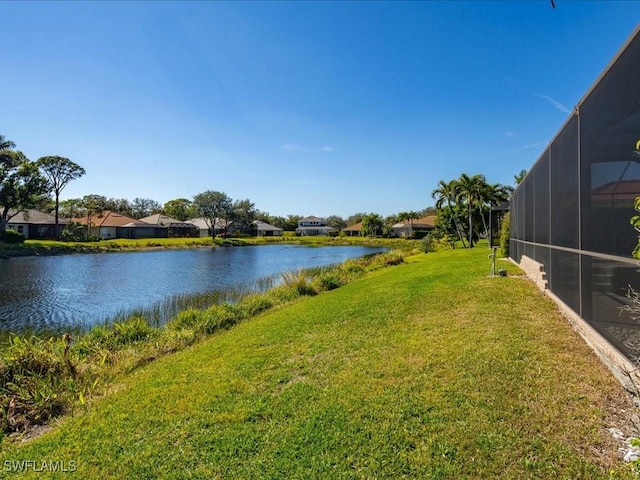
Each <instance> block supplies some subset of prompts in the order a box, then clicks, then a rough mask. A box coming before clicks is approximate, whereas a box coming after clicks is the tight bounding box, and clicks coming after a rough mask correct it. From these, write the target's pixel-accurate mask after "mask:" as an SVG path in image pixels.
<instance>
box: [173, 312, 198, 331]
mask: <svg viewBox="0 0 640 480" xmlns="http://www.w3.org/2000/svg"><path fill="white" fill-rule="evenodd" d="M203 322H204V318H203V315H202V311H201V310H196V309H193V308H190V309H189V310H183V311H182V312H178V314H177V315H176V316H175V317H174V318H173V319H172V320H171V321H169V322H168V323H167V329H168V330H183V329H192V328H197V327H198V326H199V325H200V324H201V323H203Z"/></svg>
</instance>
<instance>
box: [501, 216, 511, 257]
mask: <svg viewBox="0 0 640 480" xmlns="http://www.w3.org/2000/svg"><path fill="white" fill-rule="evenodd" d="M510 223H511V216H510V215H509V212H507V213H506V215H505V216H504V217H503V218H502V226H501V228H500V255H502V256H503V257H508V256H509V238H510V236H511V233H510Z"/></svg>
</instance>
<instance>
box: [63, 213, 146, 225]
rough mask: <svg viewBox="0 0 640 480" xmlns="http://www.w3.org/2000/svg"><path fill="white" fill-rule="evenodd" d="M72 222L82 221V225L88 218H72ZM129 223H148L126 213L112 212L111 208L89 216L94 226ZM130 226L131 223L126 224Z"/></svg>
mask: <svg viewBox="0 0 640 480" xmlns="http://www.w3.org/2000/svg"><path fill="white" fill-rule="evenodd" d="M73 221H74V222H78V223H82V224H84V225H86V224H87V222H88V218H87V217H82V218H74V219H73ZM129 223H133V224H139V225H148V224H145V223H144V222H141V221H140V220H136V219H135V218H131V217H127V216H126V215H122V214H120V213H115V212H112V211H111V210H105V211H104V212H102V214H101V215H92V216H91V224H92V225H93V226H94V227H123V226H125V225H127V224H129ZM127 226H131V225H127Z"/></svg>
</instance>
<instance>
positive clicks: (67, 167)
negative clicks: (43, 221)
mask: <svg viewBox="0 0 640 480" xmlns="http://www.w3.org/2000/svg"><path fill="white" fill-rule="evenodd" d="M36 164H37V165H38V167H39V168H40V170H42V171H43V172H44V174H45V176H46V177H47V183H48V186H49V189H50V192H51V193H53V198H54V201H55V219H56V239H57V240H60V228H59V225H60V215H59V211H60V193H61V192H62V190H64V187H66V186H67V184H68V183H69V182H70V181H71V180H75V179H77V178H80V177H81V176H83V175H84V174H85V173H86V172H85V170H84V168H82V167H81V166H80V165H78V164H77V163H74V162H72V161H71V160H69V159H68V158H65V157H58V156H46V157H40V158H39V159H38V161H37V162H36Z"/></svg>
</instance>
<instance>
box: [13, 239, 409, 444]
mask: <svg viewBox="0 0 640 480" xmlns="http://www.w3.org/2000/svg"><path fill="white" fill-rule="evenodd" d="M402 261H403V254H402V253H400V252H397V251H391V252H385V253H379V254H373V255H369V256H365V257H363V258H360V259H353V260H349V261H347V262H345V263H343V264H337V265H333V266H328V267H318V268H312V269H308V270H300V271H296V272H288V273H285V274H282V275H280V276H279V278H276V277H273V278H267V279H262V280H260V281H258V282H256V284H254V285H252V286H251V287H250V288H245V287H239V288H235V289H230V290H229V291H226V292H221V291H215V292H208V293H196V294H192V295H179V296H175V297H171V298H169V299H167V300H166V301H164V302H160V304H158V305H155V306H152V307H150V308H148V309H138V310H136V311H132V312H126V311H124V312H122V314H121V315H119V316H118V317H117V318H116V319H115V321H114V322H113V323H111V324H109V323H105V324H103V325H97V326H94V327H93V328H91V329H90V330H88V331H87V332H76V333H75V334H74V336H75V338H74V339H73V340H72V341H71V340H70V338H69V336H67V337H66V338H67V339H66V340H65V338H63V336H61V335H54V336H51V337H49V338H42V337H38V336H34V335H28V336H18V335H15V334H9V335H8V337H7V338H5V339H4V340H3V343H4V345H3V347H4V348H3V349H2V351H1V353H0V439H1V438H2V435H3V434H9V433H13V432H21V431H27V430H29V429H30V428H33V427H34V426H38V425H42V424H44V423H47V422H48V421H50V420H51V419H52V418H54V417H56V416H59V415H61V414H64V413H66V412H69V411H72V410H73V408H75V407H77V406H83V405H86V403H87V402H88V401H89V400H90V398H91V397H92V396H93V395H95V394H99V393H101V392H102V391H103V389H104V388H105V387H106V386H107V385H108V384H109V382H110V381H111V380H113V379H114V378H115V377H117V376H118V375H120V374H122V373H126V372H129V371H132V370H134V369H136V368H138V367H140V366H142V365H145V364H146V363H148V362H150V361H153V360H154V359H156V358H158V357H160V356H163V355H167V354H170V353H173V352H176V351H179V350H182V349H184V348H185V347H187V346H189V345H191V344H193V343H195V342H197V341H199V340H201V339H203V338H205V337H207V336H209V335H212V334H215V333H216V332H218V331H220V330H226V329H229V328H232V327H233V326H235V325H237V324H238V323H240V322H242V321H244V320H246V319H249V318H251V317H254V316H256V315H258V314H260V313H262V312H265V311H267V310H269V309H271V308H274V307H277V306H280V305H284V304H287V303H289V302H292V301H294V300H296V299H297V298H300V297H303V296H309V295H317V294H320V293H322V292H324V291H328V290H333V289H335V288H338V287H339V286H341V285H344V284H346V283H349V282H350V281H353V280H355V279H357V278H359V277H361V276H363V275H364V274H365V273H366V272H367V271H370V270H375V269H377V268H382V267H385V266H390V265H397V264H399V263H402Z"/></svg>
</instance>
